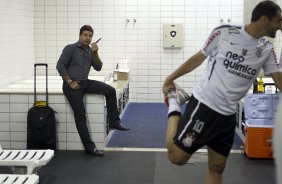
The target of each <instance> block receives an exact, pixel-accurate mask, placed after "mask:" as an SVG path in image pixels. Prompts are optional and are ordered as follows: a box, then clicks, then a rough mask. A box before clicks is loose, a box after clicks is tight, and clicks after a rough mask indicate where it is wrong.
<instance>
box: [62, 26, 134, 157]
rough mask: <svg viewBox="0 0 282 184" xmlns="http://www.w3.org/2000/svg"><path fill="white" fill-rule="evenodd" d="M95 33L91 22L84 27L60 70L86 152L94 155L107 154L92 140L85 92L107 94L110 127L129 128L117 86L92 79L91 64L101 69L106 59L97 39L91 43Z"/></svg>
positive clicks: (63, 56) (67, 53)
mask: <svg viewBox="0 0 282 184" xmlns="http://www.w3.org/2000/svg"><path fill="white" fill-rule="evenodd" d="M92 36H93V29H92V27H91V26H89V25H84V26H82V27H81V28H80V34H79V41H78V42H76V43H74V44H70V45H67V46H66V47H65V48H64V50H63V52H62V54H61V56H60V58H59V60H58V63H57V70H58V72H59V74H60V75H61V76H62V79H63V92H64V94H65V96H66V97H67V99H68V101H69V103H70V106H71V108H72V110H73V112H74V118H75V123H76V128H77V130H78V133H79V136H80V138H81V140H82V143H83V146H84V149H85V152H86V153H87V154H90V155H94V156H103V155H104V153H103V152H102V151H101V150H98V149H97V147H96V145H95V143H94V142H93V141H92V140H91V137H90V135H89V131H88V128H87V125H86V117H85V108H84V103H83V96H84V94H85V93H97V94H103V95H105V97H106V105H107V112H108V117H109V124H110V128H112V129H117V130H129V129H128V128H126V127H124V126H122V124H121V123H120V118H119V114H118V110H117V98H116V90H115V88H113V87H111V86H110V85H107V84H105V83H104V82H100V81H96V80H89V79H88V75H89V71H90V68H91V66H92V67H93V68H94V69H95V70H97V71H100V70H101V68H102V65H103V63H102V61H101V60H100V58H99V55H98V49H99V48H98V46H97V44H96V43H95V42H94V43H92V44H91V47H90V46H89V45H90V43H91V40H92Z"/></svg>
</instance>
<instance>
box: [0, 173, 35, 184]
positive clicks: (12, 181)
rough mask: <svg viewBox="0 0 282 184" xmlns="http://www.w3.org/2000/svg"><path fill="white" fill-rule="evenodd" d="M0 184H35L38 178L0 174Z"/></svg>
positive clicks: (33, 175)
mask: <svg viewBox="0 0 282 184" xmlns="http://www.w3.org/2000/svg"><path fill="white" fill-rule="evenodd" d="M0 183H1V184H37V183H39V176H38V175H36V174H32V175H17V174H0Z"/></svg>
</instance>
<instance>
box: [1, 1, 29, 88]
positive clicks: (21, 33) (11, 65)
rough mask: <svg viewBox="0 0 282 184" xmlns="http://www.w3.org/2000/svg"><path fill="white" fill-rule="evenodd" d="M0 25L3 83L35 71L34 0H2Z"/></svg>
mask: <svg viewBox="0 0 282 184" xmlns="http://www.w3.org/2000/svg"><path fill="white" fill-rule="evenodd" d="M0 25H1V26H0V43H1V44H0V65H1V67H0V79H1V80H0V85H3V84H6V83H9V82H11V81H14V80H16V79H21V78H23V77H25V76H29V75H31V74H32V73H31V69H32V65H33V63H34V62H35V56H34V0H1V2H0Z"/></svg>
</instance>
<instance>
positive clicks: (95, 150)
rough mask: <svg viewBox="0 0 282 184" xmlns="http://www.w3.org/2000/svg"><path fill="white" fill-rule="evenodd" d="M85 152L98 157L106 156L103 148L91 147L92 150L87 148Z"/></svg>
mask: <svg viewBox="0 0 282 184" xmlns="http://www.w3.org/2000/svg"><path fill="white" fill-rule="evenodd" d="M85 152H86V153H87V154H89V155H93V156H97V157H102V156H104V152H103V151H101V150H98V149H97V148H94V149H90V150H85Z"/></svg>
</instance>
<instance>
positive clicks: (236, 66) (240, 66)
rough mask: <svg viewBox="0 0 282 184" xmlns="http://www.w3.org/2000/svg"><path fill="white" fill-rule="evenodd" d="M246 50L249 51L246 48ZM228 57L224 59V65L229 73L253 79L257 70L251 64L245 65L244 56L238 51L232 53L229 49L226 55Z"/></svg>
mask: <svg viewBox="0 0 282 184" xmlns="http://www.w3.org/2000/svg"><path fill="white" fill-rule="evenodd" d="M245 52H247V51H246V50H245ZM225 57H226V59H225V60H224V61H223V64H224V66H225V67H226V69H228V72H229V73H232V74H234V75H237V76H239V77H243V78H246V79H252V78H253V76H255V74H256V72H257V70H256V69H254V68H252V67H250V66H249V65H244V63H243V62H244V60H245V58H244V56H243V55H239V54H237V53H232V52H231V51H228V52H227V53H226V55H225Z"/></svg>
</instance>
